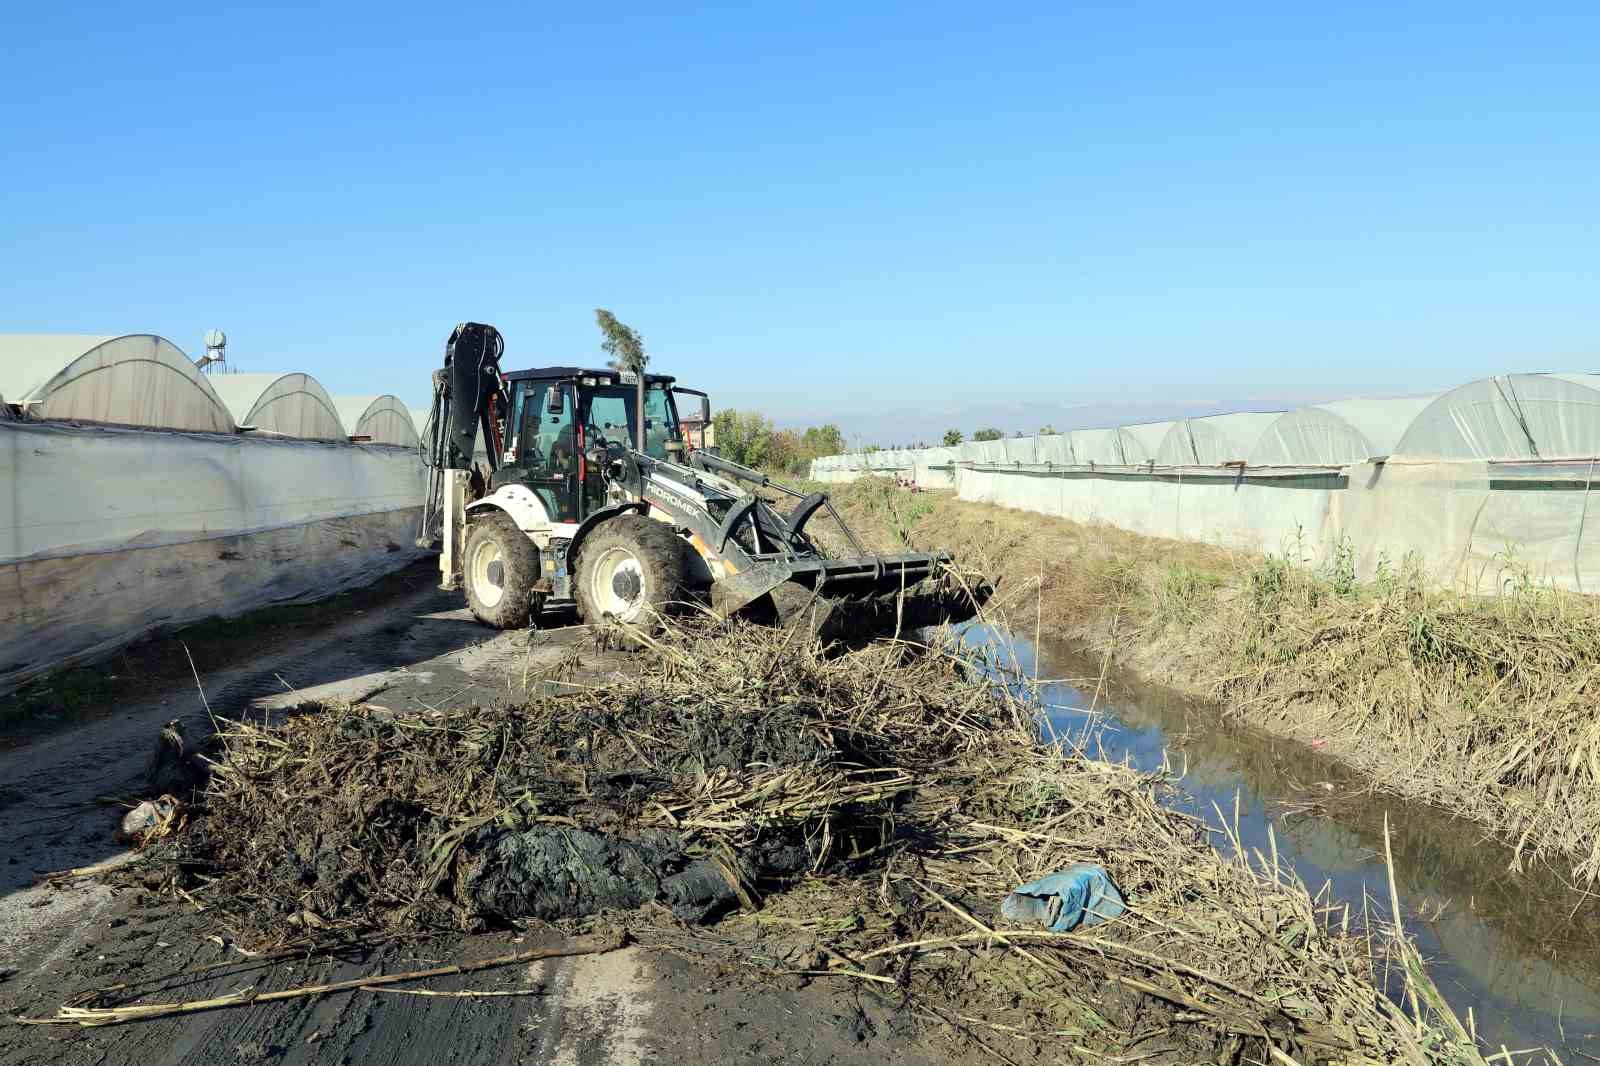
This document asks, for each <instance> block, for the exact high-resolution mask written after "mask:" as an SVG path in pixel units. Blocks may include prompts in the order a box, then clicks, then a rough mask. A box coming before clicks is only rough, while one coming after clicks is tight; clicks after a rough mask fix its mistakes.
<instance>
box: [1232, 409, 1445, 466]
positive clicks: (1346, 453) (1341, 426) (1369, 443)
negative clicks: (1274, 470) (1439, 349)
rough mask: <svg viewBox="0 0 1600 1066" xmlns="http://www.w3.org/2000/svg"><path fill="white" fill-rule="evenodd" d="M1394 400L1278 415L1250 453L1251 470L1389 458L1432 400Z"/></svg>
mask: <svg viewBox="0 0 1600 1066" xmlns="http://www.w3.org/2000/svg"><path fill="white" fill-rule="evenodd" d="M1437 398H1438V397H1437V394H1433V395H1428V396H1393V397H1383V398H1377V399H1364V400H1336V401H1334V402H1333V403H1324V404H1316V405H1314V406H1311V407H1299V408H1296V409H1295V410H1293V411H1289V412H1287V413H1285V414H1283V415H1280V416H1279V417H1278V419H1277V420H1276V421H1274V422H1273V423H1272V425H1270V426H1268V427H1267V429H1266V431H1265V432H1264V433H1262V434H1261V438H1260V439H1259V440H1258V441H1256V446H1255V449H1254V450H1253V451H1252V452H1251V453H1250V459H1249V462H1250V465H1251V466H1346V465H1348V464H1350V463H1364V462H1366V461H1367V460H1368V459H1374V458H1378V457H1380V456H1386V455H1389V454H1390V453H1391V452H1393V451H1394V448H1395V445H1396V444H1397V443H1398V442H1399V440H1400V438H1401V436H1402V435H1403V434H1404V433H1405V431H1406V429H1407V428H1408V427H1409V426H1410V425H1411V423H1412V422H1413V421H1414V420H1415V419H1416V417H1417V415H1419V414H1421V413H1422V411H1423V410H1424V409H1425V408H1427V406H1428V405H1429V404H1430V403H1432V402H1433V401H1434V400H1435V399H1437Z"/></svg>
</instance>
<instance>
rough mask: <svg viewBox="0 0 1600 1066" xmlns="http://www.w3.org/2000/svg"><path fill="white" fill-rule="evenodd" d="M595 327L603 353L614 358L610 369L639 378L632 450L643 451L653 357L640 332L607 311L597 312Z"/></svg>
mask: <svg viewBox="0 0 1600 1066" xmlns="http://www.w3.org/2000/svg"><path fill="white" fill-rule="evenodd" d="M594 321H595V325H597V326H599V327H600V350H601V351H602V352H605V353H606V354H607V355H609V356H610V357H611V358H610V360H608V363H607V365H609V366H610V367H611V369H612V370H627V371H632V372H633V373H634V374H635V375H637V376H638V379H639V384H638V385H637V389H638V395H637V399H636V403H635V407H634V411H635V415H634V421H635V422H636V423H638V424H637V425H636V426H635V427H634V430H635V432H634V442H633V446H634V447H635V448H637V449H638V450H639V451H641V452H642V451H644V368H645V364H647V363H649V362H650V357H649V356H648V355H646V354H645V351H644V338H643V337H641V336H639V331H638V330H636V329H634V328H633V327H632V326H630V325H628V324H626V323H625V322H622V321H621V320H619V319H618V318H617V316H616V315H614V314H612V313H611V312H610V311H607V310H606V309H605V308H604V307H596V308H595V309H594Z"/></svg>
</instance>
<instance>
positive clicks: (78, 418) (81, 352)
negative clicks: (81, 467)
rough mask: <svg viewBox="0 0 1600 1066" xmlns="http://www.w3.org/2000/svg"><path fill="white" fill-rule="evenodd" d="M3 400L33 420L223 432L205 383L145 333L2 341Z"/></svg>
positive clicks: (218, 405)
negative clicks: (21, 410)
mask: <svg viewBox="0 0 1600 1066" xmlns="http://www.w3.org/2000/svg"><path fill="white" fill-rule="evenodd" d="M0 396H3V397H5V402H6V403H8V404H15V405H18V406H20V407H22V408H23V409H24V410H25V411H26V412H27V416H28V418H30V419H50V420H61V421H72V422H100V423H108V424H112V425H123V426H147V427H153V428H160V429H181V430H193V431H197V432H203V433H228V432H231V431H232V430H233V418H232V416H231V415H230V413H229V411H228V409H227V407H225V406H224V405H223V403H222V401H221V400H220V399H219V398H218V397H217V394H216V392H215V391H214V390H213V389H212V387H211V384H210V380H209V379H208V378H207V377H206V376H205V375H203V374H201V373H200V372H199V370H197V369H196V368H195V365H194V363H193V362H191V361H190V359H189V357H188V356H186V355H184V354H183V352H182V351H181V350H180V349H179V348H178V347H177V346H176V345H175V344H173V343H172V342H171V341H168V340H165V339H163V338H161V337H157V336H155V335H153V334H149V333H134V334H127V335H125V336H107V337H102V336H89V335H82V334H75V333H53V334H4V335H0Z"/></svg>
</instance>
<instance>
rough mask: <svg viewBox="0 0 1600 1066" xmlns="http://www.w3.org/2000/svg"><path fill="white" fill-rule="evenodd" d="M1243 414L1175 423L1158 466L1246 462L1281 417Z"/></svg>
mask: <svg viewBox="0 0 1600 1066" xmlns="http://www.w3.org/2000/svg"><path fill="white" fill-rule="evenodd" d="M1282 413H1283V412H1281V411H1275V412H1273V413H1271V414H1256V413H1253V412H1242V413H1239V414H1231V415H1211V416H1209V417H1207V418H1185V419H1183V420H1182V421H1179V422H1174V423H1173V424H1172V426H1171V428H1170V429H1168V430H1167V432H1166V435H1165V436H1164V437H1163V438H1162V440H1161V445H1160V447H1159V448H1157V449H1156V453H1155V455H1154V456H1153V458H1154V459H1155V463H1156V465H1157V466H1221V465H1222V464H1223V463H1242V462H1245V461H1246V460H1247V459H1248V458H1249V455H1250V453H1251V452H1252V451H1254V450H1255V446H1256V441H1258V440H1260V439H1261V434H1262V433H1264V432H1266V430H1267V427H1268V426H1270V425H1272V423H1274V422H1276V421H1277V420H1278V417H1279V416H1280V415H1281V414H1282Z"/></svg>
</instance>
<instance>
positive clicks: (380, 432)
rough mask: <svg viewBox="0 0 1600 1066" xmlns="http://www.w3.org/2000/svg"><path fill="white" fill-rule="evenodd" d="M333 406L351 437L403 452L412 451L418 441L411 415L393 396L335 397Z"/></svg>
mask: <svg viewBox="0 0 1600 1066" xmlns="http://www.w3.org/2000/svg"><path fill="white" fill-rule="evenodd" d="M333 404H334V410H335V411H336V412H337V413H338V415H339V421H340V422H341V423H343V425H344V427H345V429H346V430H348V431H349V433H350V436H352V437H369V438H371V442H372V443H373V444H393V445H397V446H399V447H403V448H414V447H416V446H417V444H418V442H419V441H420V439H421V438H420V437H419V436H418V435H417V429H416V425H415V424H414V423H413V422H412V421H411V412H409V411H407V410H406V408H405V405H404V404H402V403H401V402H400V400H399V398H398V397H396V396H391V395H388V394H384V395H381V396H335V397H334V398H333Z"/></svg>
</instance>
